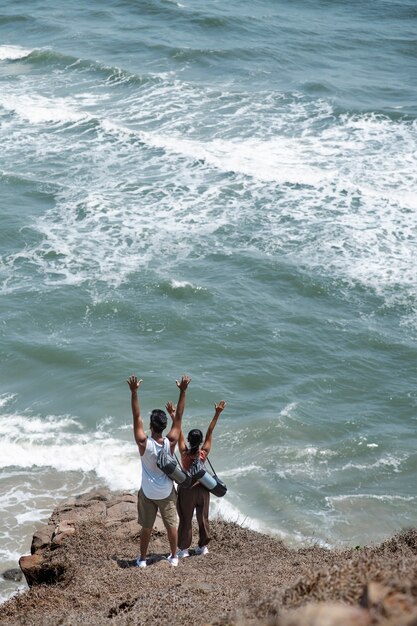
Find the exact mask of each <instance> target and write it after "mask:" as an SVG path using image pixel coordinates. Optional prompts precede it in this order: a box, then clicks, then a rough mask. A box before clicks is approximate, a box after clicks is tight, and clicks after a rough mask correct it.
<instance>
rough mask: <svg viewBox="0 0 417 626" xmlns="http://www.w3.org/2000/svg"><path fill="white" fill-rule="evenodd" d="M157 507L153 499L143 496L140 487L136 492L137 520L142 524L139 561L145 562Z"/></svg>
mask: <svg viewBox="0 0 417 626" xmlns="http://www.w3.org/2000/svg"><path fill="white" fill-rule="evenodd" d="M157 511H158V507H157V505H156V504H155V501H154V500H150V499H149V498H147V497H146V496H145V494H144V493H143V491H142V489H140V490H139V493H138V522H139V524H140V525H141V526H142V529H141V532H140V559H139V560H140V561H141V562H142V563H143V562H145V563H146V555H147V553H148V547H149V542H150V539H151V534H152V528H153V525H154V523H155V518H156V514H157Z"/></svg>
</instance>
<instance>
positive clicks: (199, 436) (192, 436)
mask: <svg viewBox="0 0 417 626" xmlns="http://www.w3.org/2000/svg"><path fill="white" fill-rule="evenodd" d="M187 439H188V443H189V444H190V446H191V447H190V450H189V453H190V454H195V453H196V452H197V450H198V449H199V447H200V445H201V444H202V443H203V433H202V432H201V430H199V429H198V428H193V430H190V432H189V433H188V436H187Z"/></svg>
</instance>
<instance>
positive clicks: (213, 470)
mask: <svg viewBox="0 0 417 626" xmlns="http://www.w3.org/2000/svg"><path fill="white" fill-rule="evenodd" d="M206 461H208V462H209V465H210V467H211V471H212V472H213V474H214V475H215V476H217V474H216V470H215V469H214V467H213V466H212V464H211V461H210V459H209V458H208V456H206Z"/></svg>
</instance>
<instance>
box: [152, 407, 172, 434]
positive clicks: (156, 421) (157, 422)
mask: <svg viewBox="0 0 417 626" xmlns="http://www.w3.org/2000/svg"><path fill="white" fill-rule="evenodd" d="M167 422H168V419H167V414H166V413H165V411H161V409H154V410H153V411H152V413H151V428H152V430H154V431H155V432H156V433H162V431H163V430H165V428H166V427H167Z"/></svg>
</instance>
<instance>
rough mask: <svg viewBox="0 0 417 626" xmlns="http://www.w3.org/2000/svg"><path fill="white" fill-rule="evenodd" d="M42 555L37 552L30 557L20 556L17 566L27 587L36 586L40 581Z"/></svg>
mask: <svg viewBox="0 0 417 626" xmlns="http://www.w3.org/2000/svg"><path fill="white" fill-rule="evenodd" d="M42 560H43V558H42V555H41V554H40V553H39V552H38V553H37V554H32V555H30V556H21V557H20V559H19V566H20V569H21V570H22V572H23V573H24V575H25V578H26V582H27V584H28V585H29V587H32V585H36V584H37V583H38V582H39V580H40V579H42Z"/></svg>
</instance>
